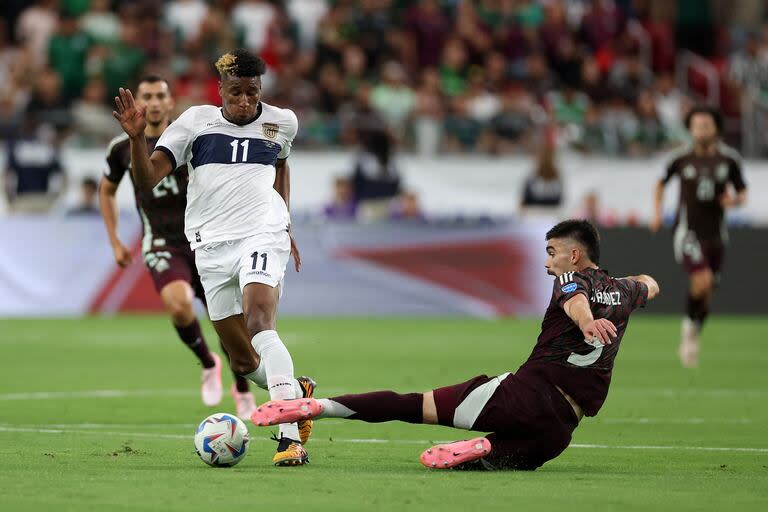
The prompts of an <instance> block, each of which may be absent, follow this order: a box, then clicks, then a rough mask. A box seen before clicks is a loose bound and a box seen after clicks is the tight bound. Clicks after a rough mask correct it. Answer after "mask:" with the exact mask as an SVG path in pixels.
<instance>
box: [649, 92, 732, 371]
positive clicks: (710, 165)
mask: <svg viewBox="0 0 768 512" xmlns="http://www.w3.org/2000/svg"><path fill="white" fill-rule="evenodd" d="M686 125H687V126H688V130H690V132H691V138H692V139H693V147H689V148H686V149H685V150H683V152H682V153H680V154H679V155H678V156H677V157H676V158H674V159H673V160H672V162H671V163H670V164H669V165H668V166H667V169H666V172H665V174H664V177H663V178H662V179H661V180H660V181H659V182H658V183H657V185H656V189H655V191H654V216H653V219H652V220H651V225H650V228H651V231H652V232H656V231H658V230H659V228H660V227H661V216H662V199H663V196H664V187H665V186H666V185H667V184H668V183H669V182H670V180H672V178H675V177H677V178H679V179H680V204H679V206H678V210H677V219H676V221H675V234H674V250H675V259H676V260H677V261H678V263H680V264H681V265H682V266H683V268H684V269H685V271H686V273H687V274H688V276H689V278H690V284H689V289H688V300H687V304H686V315H685V317H683V323H682V328H681V341H680V347H679V349H678V356H679V357H680V361H681V363H682V364H683V366H685V367H687V368H691V367H695V366H698V363H699V346H700V342H699V335H700V333H701V328H702V326H703V325H704V320H706V318H707V315H708V314H709V307H710V304H711V302H712V295H713V294H714V290H715V286H716V284H717V282H718V280H719V278H720V269H721V268H722V264H723V257H724V255H725V243H726V242H727V240H728V231H727V229H726V225H725V215H724V212H725V210H726V209H727V208H732V207H734V206H739V205H742V204H744V202H745V201H746V200H747V186H746V184H745V183H744V178H743V177H742V172H741V157H740V156H739V154H738V153H737V152H736V151H735V150H734V149H731V148H729V147H728V146H726V145H725V144H723V143H721V142H720V130H721V128H722V120H721V118H720V114H719V113H718V112H717V111H716V110H713V109H710V108H706V107H698V108H694V109H692V110H691V111H690V112H689V113H688V116H687V118H686ZM729 185H730V186H731V187H733V190H734V191H735V194H733V193H731V191H730V190H729Z"/></svg>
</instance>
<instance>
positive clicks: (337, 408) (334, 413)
mask: <svg viewBox="0 0 768 512" xmlns="http://www.w3.org/2000/svg"><path fill="white" fill-rule="evenodd" d="M317 401H318V402H320V404H321V405H322V406H323V412H321V413H320V414H318V415H317V416H316V418H318V419H320V418H349V417H350V416H352V415H353V414H355V411H353V410H352V409H350V408H349V407H347V406H346V405H344V404H340V403H339V402H334V401H333V400H331V399H330V398H319V399H318V400H317Z"/></svg>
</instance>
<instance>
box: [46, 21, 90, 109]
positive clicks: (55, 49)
mask: <svg viewBox="0 0 768 512" xmlns="http://www.w3.org/2000/svg"><path fill="white" fill-rule="evenodd" d="M90 48H91V38H90V37H88V34H86V33H85V32H83V31H82V30H80V24H79V20H78V19H77V18H76V17H75V16H74V15H72V14H70V13H68V12H67V11H62V12H61V13H60V15H59V23H58V27H57V29H56V33H55V34H54V35H53V37H52V38H51V41H50V43H49V45H48V63H49V65H50V66H51V68H52V69H54V70H55V71H56V72H57V73H58V74H59V76H60V77H61V88H62V93H63V95H64V98H65V99H66V100H67V101H71V100H73V99H74V98H77V97H79V96H80V93H81V92H82V91H83V87H84V86H85V81H86V73H85V61H86V57H87V56H88V50H89V49H90Z"/></svg>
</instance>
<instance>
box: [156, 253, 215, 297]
mask: <svg viewBox="0 0 768 512" xmlns="http://www.w3.org/2000/svg"><path fill="white" fill-rule="evenodd" d="M144 264H145V265H146V266H147V270H149V275H150V276H151V277H152V282H153V283H154V284H155V290H157V293H160V291H161V290H162V289H163V288H165V286H166V285H168V284H170V283H172V282H173V281H185V282H187V283H189V285H190V286H191V287H192V290H193V291H194V292H195V295H196V296H197V297H198V298H199V299H200V300H201V301H203V303H205V293H204V292H203V285H202V283H201V282H200V274H198V273H197V267H196V266H195V253H194V252H192V249H190V248H189V247H158V248H156V249H155V250H153V251H150V252H147V253H145V254H144Z"/></svg>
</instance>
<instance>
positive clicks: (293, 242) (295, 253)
mask: <svg viewBox="0 0 768 512" xmlns="http://www.w3.org/2000/svg"><path fill="white" fill-rule="evenodd" d="M288 236H289V237H291V256H293V264H294V265H295V266H296V272H301V255H300V254H299V248H298V247H296V240H295V239H294V238H293V233H288Z"/></svg>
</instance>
